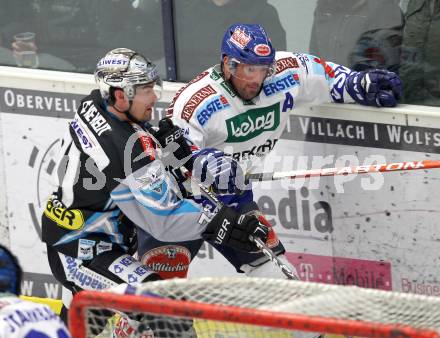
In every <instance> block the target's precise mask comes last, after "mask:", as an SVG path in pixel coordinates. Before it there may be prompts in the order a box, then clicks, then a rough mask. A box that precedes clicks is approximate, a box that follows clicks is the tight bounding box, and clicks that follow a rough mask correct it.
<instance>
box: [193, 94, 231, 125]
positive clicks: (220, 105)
mask: <svg viewBox="0 0 440 338" xmlns="http://www.w3.org/2000/svg"><path fill="white" fill-rule="evenodd" d="M229 106H230V104H229V102H228V100H227V99H226V97H224V96H223V95H219V96H216V97H214V98H213V99H211V100H208V101H207V102H206V103H205V104H204V105H203V106H202V107H200V108H199V109H198V110H197V113H196V117H197V121H199V123H200V125H201V126H204V125H205V124H206V122H208V120H209V119H210V118H211V116H212V114H214V113H217V112H218V111H220V110H223V109H225V108H227V107H229Z"/></svg>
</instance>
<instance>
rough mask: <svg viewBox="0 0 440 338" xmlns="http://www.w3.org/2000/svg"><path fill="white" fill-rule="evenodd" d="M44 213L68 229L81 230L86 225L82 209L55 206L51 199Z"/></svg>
mask: <svg viewBox="0 0 440 338" xmlns="http://www.w3.org/2000/svg"><path fill="white" fill-rule="evenodd" d="M44 214H45V215H46V216H47V217H48V218H50V219H51V220H52V221H54V222H55V223H56V224H57V225H58V226H59V227H61V228H64V229H67V230H80V229H81V228H82V227H83V226H84V216H83V214H82V212H81V210H78V209H66V208H62V207H55V206H54V205H53V203H52V200H51V199H49V200H48V201H47V204H46V209H44Z"/></svg>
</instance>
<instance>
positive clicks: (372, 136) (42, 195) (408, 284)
mask: <svg viewBox="0 0 440 338" xmlns="http://www.w3.org/2000/svg"><path fill="white" fill-rule="evenodd" d="M48 73H50V72H48ZM52 73H53V72H52ZM52 73H51V74H52ZM51 76H52V77H55V75H51ZM64 76H65V75H64ZM64 78H65V77H64ZM82 80H83V82H81V83H79V82H78V83H76V85H72V83H67V82H66V83H65V82H63V81H64V80H62V79H61V78H60V79H59V80H57V81H55V80H53V78H50V79H37V78H35V79H34V80H32V81H26V82H24V81H23V80H21V81H20V79H19V78H14V77H12V75H11V77H9V78H3V77H0V182H2V185H3V186H4V187H5V188H4V189H2V190H1V191H0V229H2V231H5V232H6V233H8V236H9V241H7V240H6V243H7V244H9V245H10V246H11V248H12V250H13V251H14V252H15V253H16V254H17V256H18V257H19V259H20V262H21V263H22V265H23V266H24V270H25V281H24V284H23V293H24V294H25V295H29V296H30V295H32V296H40V297H52V298H60V296H61V288H60V287H59V285H58V284H57V283H56V282H55V280H54V278H53V277H52V276H51V275H50V270H49V268H48V265H47V259H46V249H45V245H44V244H42V243H41V240H40V236H41V225H40V215H41V212H42V208H43V207H44V201H45V199H46V198H47V196H48V194H49V193H50V192H51V186H50V179H49V178H50V174H51V173H52V172H53V166H54V161H55V157H56V151H55V149H56V147H57V145H58V143H59V140H60V138H61V137H62V135H63V133H64V132H65V130H66V125H67V122H68V119H69V118H71V117H72V115H73V110H74V106H75V105H77V104H78V102H79V100H80V99H81V98H82V97H83V96H84V95H85V94H87V93H88V91H89V90H90V88H92V87H93V85H92V82H91V78H90V79H89V80H87V79H86V80H84V79H82ZM25 86H26V87H25ZM177 88H178V85H176V84H173V85H170V87H169V88H168V87H167V86H165V101H164V102H160V103H159V106H158V109H157V110H156V111H155V117H156V119H157V118H158V117H159V116H161V115H162V114H163V111H164V108H165V107H166V106H167V102H169V100H170V98H171V97H172V94H173V93H174V92H175V91H176V89H177ZM432 115H433V114H431V113H430V112H428V113H426V112H424V111H415V109H414V108H413V107H402V108H399V109H395V110H391V109H382V110H380V111H379V110H374V109H365V108H362V107H358V106H355V105H343V106H342V105H326V106H324V107H320V108H314V109H310V110H303V111H297V112H296V113H295V115H292V116H291V117H290V122H291V123H290V125H289V127H288V129H287V130H286V132H285V133H284V135H283V138H282V140H280V141H279V142H278V145H277V148H276V153H275V154H272V155H271V157H270V158H269V160H268V161H266V162H265V163H264V164H263V167H262V170H267V171H270V170H274V169H278V170H279V169H284V170H292V169H304V168H317V167H319V166H320V165H322V164H323V163H324V164H325V165H326V166H327V167H333V166H344V165H356V164H365V163H367V162H366V161H369V160H374V159H375V160H378V159H379V160H383V161H386V162H398V161H414V160H423V159H433V158H436V157H437V156H438V155H437V154H438V153H439V147H440V117H439V118H436V117H433V116H432ZM399 130H400V131H399ZM399 132H400V134H399V135H400V136H399V137H397V133H399ZM353 154H355V155H356V156H357V157H356V158H353V157H350V156H351V155H353ZM275 155H276V156H275ZM322 160H324V162H322ZM345 160H349V161H350V162H346V161H345ZM356 161H359V163H354V162H356ZM272 164H274V167H271V165H272ZM349 179H350V180H349ZM439 179H440V171H437V170H430V171H429V172H425V171H418V172H406V173H387V174H384V175H381V174H374V175H373V174H372V175H364V176H357V177H350V178H348V177H341V178H337V179H336V178H333V177H327V178H321V179H318V180H311V181H305V182H299V181H297V182H296V183H295V182H287V181H283V182H276V183H274V182H271V183H270V185H269V183H258V184H256V185H255V196H256V200H257V201H258V203H259V205H260V207H261V209H262V210H263V211H264V212H265V214H266V216H267V218H268V219H269V220H270V221H271V222H272V223H273V224H274V226H275V229H276V231H277V233H278V234H279V237H280V239H281V240H282V241H283V243H284V244H285V247H286V249H287V257H288V258H289V259H290V260H291V261H292V263H293V264H294V265H295V266H296V268H297V270H298V271H299V272H300V275H301V278H302V279H304V280H310V281H319V282H325V283H337V284H357V285H360V286H365V287H373V288H378V289H384V290H398V291H404V292H412V293H420V294H429V295H439V294H440V281H438V280H437V277H436V276H438V275H440V268H439V266H440V264H439V255H440V254H439V253H438V247H439V244H440V235H438V231H436V228H437V219H438V216H439V212H440V208H439V207H438V200H439V198H440V196H439V195H440V192H439V189H438V188H437V187H436V183H437V182H438V180H439ZM343 180H347V182H345V183H344V182H343ZM348 180H349V181H348ZM342 189H343V191H342ZM8 229H9V231H7V230H8ZM3 241H5V239H4V238H3ZM235 274H236V273H235V271H234V270H233V269H232V268H231V267H230V265H229V264H228V262H226V261H225V260H224V259H223V258H222V257H221V256H220V255H219V254H218V253H217V252H216V251H215V250H213V249H212V247H210V246H208V245H204V246H203V248H202V250H201V251H200V252H199V255H198V257H197V258H196V260H195V261H194V262H193V264H192V265H191V268H190V276H191V277H198V276H208V275H211V276H212V275H213V276H227V275H235Z"/></svg>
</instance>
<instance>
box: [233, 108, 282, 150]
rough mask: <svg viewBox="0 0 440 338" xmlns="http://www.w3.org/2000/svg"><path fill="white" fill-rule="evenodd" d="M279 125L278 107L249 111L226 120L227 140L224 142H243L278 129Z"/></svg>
mask: <svg viewBox="0 0 440 338" xmlns="http://www.w3.org/2000/svg"><path fill="white" fill-rule="evenodd" d="M279 124H280V106H279V103H275V104H273V105H272V106H269V107H264V108H257V109H251V110H248V111H247V112H245V113H243V114H240V115H238V116H235V117H233V118H230V119H228V120H226V127H227V129H228V138H227V139H226V142H245V141H247V140H250V139H252V138H254V137H257V136H258V135H260V134H261V133H263V132H265V131H271V130H275V129H276V128H278V126H279Z"/></svg>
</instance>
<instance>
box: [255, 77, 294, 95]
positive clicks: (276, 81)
mask: <svg viewBox="0 0 440 338" xmlns="http://www.w3.org/2000/svg"><path fill="white" fill-rule="evenodd" d="M299 84H300V82H299V75H298V74H297V73H295V72H293V71H288V72H287V73H283V74H282V76H275V77H274V78H273V79H272V80H271V81H270V82H269V83H267V84H265V85H264V86H263V93H264V95H266V96H272V95H274V94H276V93H279V92H281V91H285V90H287V89H289V88H292V87H295V86H298V85H299Z"/></svg>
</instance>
